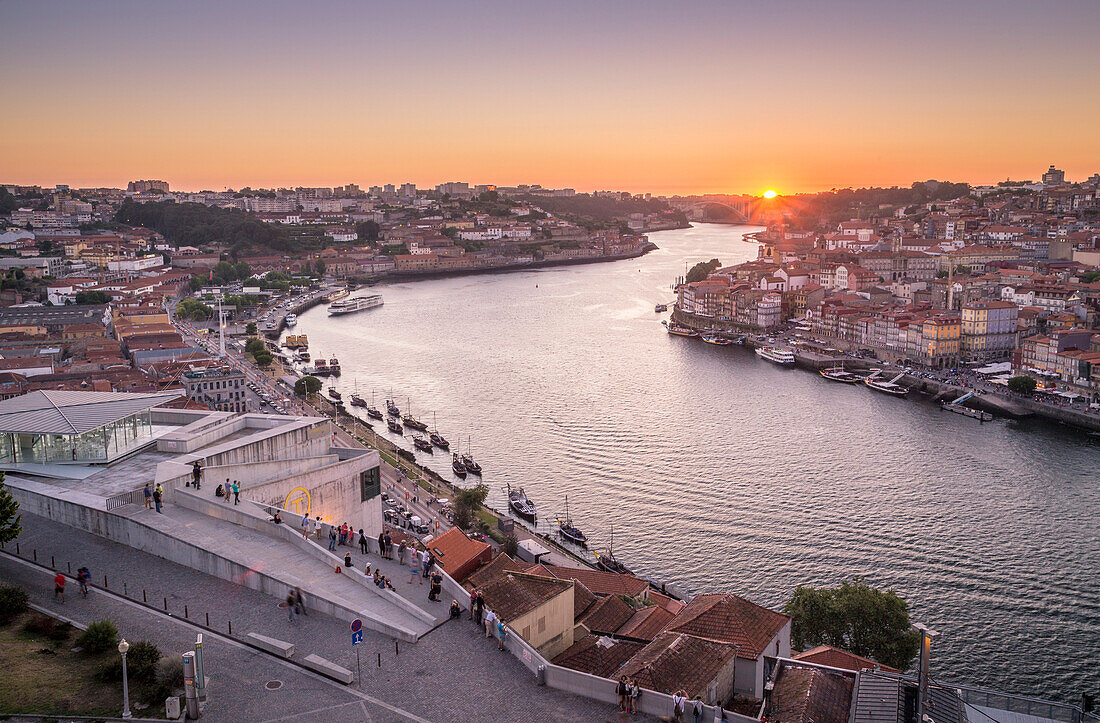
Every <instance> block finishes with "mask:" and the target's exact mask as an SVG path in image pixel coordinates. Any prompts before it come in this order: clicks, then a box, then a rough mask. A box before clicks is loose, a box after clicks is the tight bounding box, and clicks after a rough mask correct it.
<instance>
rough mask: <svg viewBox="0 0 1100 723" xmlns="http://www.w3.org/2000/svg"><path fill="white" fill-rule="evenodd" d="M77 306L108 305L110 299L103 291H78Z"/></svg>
mask: <svg viewBox="0 0 1100 723" xmlns="http://www.w3.org/2000/svg"><path fill="white" fill-rule="evenodd" d="M76 303H78V304H109V303H111V297H110V296H107V294H106V293H105V292H103V291H79V292H77V294H76Z"/></svg>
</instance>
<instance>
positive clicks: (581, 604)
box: [573, 580, 597, 620]
mask: <svg viewBox="0 0 1100 723" xmlns="http://www.w3.org/2000/svg"><path fill="white" fill-rule="evenodd" d="M596 600H597V598H596V596H595V595H593V594H592V591H591V590H589V589H588V588H586V587H585V586H584V583H582V582H577V581H575V580H574V581H573V619H574V620H578V619H579V618H580V617H581V616H582V615H584V614H585V613H586V612H588V609H589V608H590V607H592V606H593V605H595V604H596Z"/></svg>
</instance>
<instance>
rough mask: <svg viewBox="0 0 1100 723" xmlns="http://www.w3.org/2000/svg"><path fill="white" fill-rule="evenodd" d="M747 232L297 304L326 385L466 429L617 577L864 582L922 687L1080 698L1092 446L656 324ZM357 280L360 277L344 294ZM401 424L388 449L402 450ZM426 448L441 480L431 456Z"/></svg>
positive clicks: (757, 595) (1096, 502) (1090, 574)
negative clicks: (919, 669)
mask: <svg viewBox="0 0 1100 723" xmlns="http://www.w3.org/2000/svg"><path fill="white" fill-rule="evenodd" d="M753 230H758V229H755V228H751V227H738V226H720V225H699V226H696V227H693V228H690V229H680V230H674V231H663V232H659V233H653V234H650V239H651V240H652V241H653V242H654V243H656V244H657V245H658V246H659V247H660V249H659V250H658V251H654V252H652V253H650V254H648V255H646V256H644V257H642V258H638V259H631V260H625V261H618V262H611V263H600V264H590V265H583V266H568V267H558V268H552V269H543V270H538V271H527V272H517V273H509V274H496V275H480V276H464V277H456V278H447V279H436V280H431V281H421V282H415V283H398V284H388V285H384V286H381V287H378V288H377V289H375V291H380V292H381V293H382V294H383V295H384V297H385V305H384V306H382V307H380V308H376V309H372V310H368V311H365V312H361V313H358V314H354V315H348V316H342V317H328V316H327V315H326V313H325V310H324V308H315V309H313V310H311V311H309V312H307V313H305V314H304V315H303V316H302V317H301V320H300V321H299V324H298V328H297V329H296V330H295V331H298V332H306V333H308V335H309V338H310V348H311V351H312V352H313V354H314V356H316V355H317V354H319V353H323V354H325V355H326V356H332V355H336V356H338V357H339V358H340V361H341V363H342V365H343V370H344V373H343V376H342V377H341V378H340V380H339V382H338V386H339V388H340V389H341V390H342V391H343V392H344V394H345V395H347V394H348V393H349V392H351V391H353V390H354V389H355V388H356V387H358V390H359V392H360V394H361V395H363V396H365V397H366V398H367V399H368V400H369V399H370V396H371V393H372V390H375V391H376V395H377V402H378V404H379V405H381V404H382V403H383V401H384V399H385V398H386V397H387V396H388V394H389V393H390V391H391V390H392V393H393V395H394V396H395V397H396V398H397V400H398V403H399V404H400V406H401V407H402V408H405V407H406V406H407V405H408V401H407V400H410V399H411V405H412V411H413V412H414V413H415V414H416V415H417V416H418V417H420V418H422V419H424V420H425V421H427V422H428V423H429V424H432V421H433V419H436V418H438V425H439V429H440V430H441V432H442V433H443V434H444V435H445V436H446V437H448V438H449V439H450V441H451V443H452V448H453V446H454V445H455V443H457V442H460V441H461V443H462V448H463V451H465V449H466V447H467V439H470V440H472V445H473V446H472V449H473V454H474V457H475V458H476V459H477V460H478V461H479V462H480V463H481V465H482V466H483V467H484V469H485V478H484V479H485V482H486V484H487V485H488V486H489V489H490V503H491V504H492V505H493V506H495V507H497V508H498V509H505V508H506V504H505V502H504V496H503V494H502V492H501V489H502V487H503V486H504V485H506V484H509V483H510V484H512V485H521V486H523V487H524V488H525V489H526V490H527V493H528V494H529V495H530V496H531V498H532V499H533V500H534V501H535V502H536V503H537V504H538V506H539V510H540V526H541V528H542V529H544V530H547V529H549V523H552V521H553V519H554V515H555V514H556V513H560V512H563V511H564V499H565V496H566V495H568V497H569V508H570V512H571V513H572V516H573V518H574V522H575V523H576V524H577V525H578V526H579V527H581V528H582V529H583V530H585V531H586V533H587V534H588V535H589V538H590V539H591V540H592V544H591V545H590V546H591V547H592V548H594V549H602V548H603V547H604V546H605V545H606V544H607V543H608V541H609V537H610V530H611V525H612V524H613V525H614V545H615V552H616V556H617V557H618V558H619V559H620V560H621V561H623V562H624V563H626V564H627V565H629V566H630V567H631V568H632V569H633V570H634V571H635V572H636V573H638V574H642V575H645V576H647V577H650V578H653V579H657V580H661V581H665V582H668V583H671V584H675V585H677V586H678V587H679V588H680V589H682V590H684V591H686V592H688V593H689V594H694V593H699V592H704V591H731V592H735V593H738V594H740V595H744V596H745V597H748V598H749V599H752V600H754V601H756V602H759V603H761V604H763V605H767V606H770V607H775V608H781V607H782V605H783V603H784V602H785V601H786V600H787V599H788V598H789V596H790V595H791V592H792V591H793V590H794V588H795V587H796V586H797V585H800V584H805V585H835V584H837V583H839V582H841V581H843V580H846V579H851V578H856V577H860V578H863V579H865V580H866V581H868V582H869V583H871V584H873V585H876V586H880V587H886V588H891V589H893V590H895V591H896V592H898V594H900V595H901V596H903V597H904V598H905V599H907V600H908V601H909V603H910V606H911V610H912V617H913V619H914V621H919V622H923V623H925V624H927V625H929V626H930V627H932V628H933V629H935V630H937V631H938V632H939V633H941V636H940V638H939V639H938V640H937V643H936V646H935V650H934V656H933V674H934V675H935V676H936V677H937V678H938V679H940V680H942V681H951V682H955V683H962V684H971V685H979V686H986V687H992V688H994V689H999V690H1005V691H1009V692H1016V693H1021V694H1027V695H1035V696H1040V697H1047V698H1055V699H1059V700H1066V701H1072V702H1077V701H1078V700H1079V696H1080V693H1081V692H1082V691H1088V692H1091V693H1093V694H1095V693H1097V692H1098V691H1100V665H1098V663H1100V443H1098V440H1095V439H1094V438H1090V437H1088V436H1087V435H1085V434H1083V433H1078V432H1075V431H1072V430H1070V429H1068V428H1064V427H1056V426H1051V425H1046V424H1042V423H1036V422H1030V423H1028V422H1014V421H1002V420H998V421H996V422H993V423H987V424H985V425H979V424H978V423H977V421H976V420H973V419H969V418H966V417H962V416H958V415H954V414H944V413H942V412H940V411H939V410H938V409H937V408H936V407H935V406H933V405H931V404H928V403H925V402H920V401H915V400H907V399H895V398H892V397H887V396H885V395H882V394H876V393H874V392H872V391H870V390H867V389H864V388H861V387H855V388H853V387H851V386H848V385H841V384H835V383H830V382H827V381H825V380H824V379H821V378H820V377H818V376H817V375H814V374H810V373H807V372H804V371H800V370H794V369H783V368H779V367H776V366H774V365H772V364H769V363H767V362H765V361H761V360H759V359H757V358H756V357H755V356H754V355H753V354H752V353H751V352H750V351H748V350H746V349H742V348H739V347H728V348H722V347H715V346H711V345H707V344H703V343H701V342H700V341H699V340H697V339H686V338H681V337H674V336H670V335H668V334H666V333H664V331H663V328H662V327H661V326H660V323H659V322H660V319H661V318H662V316H664V315H658V314H655V313H654V311H653V307H654V304H655V303H657V302H659V301H660V302H669V303H671V300H672V298H673V294H672V292H671V290H670V285H671V283H672V282H673V281H674V279H675V278H676V277H677V276H679V275H681V274H683V273H684V270H685V265H690V264H693V263H695V262H696V261H700V260H706V259H710V258H713V257H717V258H719V259H721V261H722V262H723V263H724V264H730V263H735V262H738V261H744V260H748V259H751V258H755V256H756V253H757V247H756V245H755V244H750V243H746V242H745V241H743V240H742V234H743V233H746V232H749V231H753ZM360 293H362V292H360ZM410 441H411V440H406V445H405V446H408V447H409V448H411V443H409V442H410ZM417 457H418V458H420V459H421V460H428V461H427V464H428V465H429V466H431V467H433V468H434V469H435V470H436V471H438V472H439V473H440V474H442V475H443V476H444V477H448V478H450V476H451V475H450V458H449V455H446V454H442V453H438V454H436V455H435V457H434V459H432V458H431V457H429V456H428V455H424V454H420V453H418V454H417Z"/></svg>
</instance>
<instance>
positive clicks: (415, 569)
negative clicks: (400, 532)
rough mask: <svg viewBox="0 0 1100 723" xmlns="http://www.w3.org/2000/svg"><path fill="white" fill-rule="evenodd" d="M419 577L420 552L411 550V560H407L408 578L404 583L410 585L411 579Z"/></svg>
mask: <svg viewBox="0 0 1100 723" xmlns="http://www.w3.org/2000/svg"><path fill="white" fill-rule="evenodd" d="M419 577H420V554H419V553H418V552H417V551H416V550H413V551H412V560H410V561H409V580H408V582H406V583H405V584H406V585H412V583H413V580H415V579H417V578H419Z"/></svg>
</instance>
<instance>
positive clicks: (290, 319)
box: [283, 314, 298, 326]
mask: <svg viewBox="0 0 1100 723" xmlns="http://www.w3.org/2000/svg"><path fill="white" fill-rule="evenodd" d="M283 321H284V322H286V325H287V326H294V325H295V324H297V323H298V315H297V314H287V315H286V316H285V317H284V318H283Z"/></svg>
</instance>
